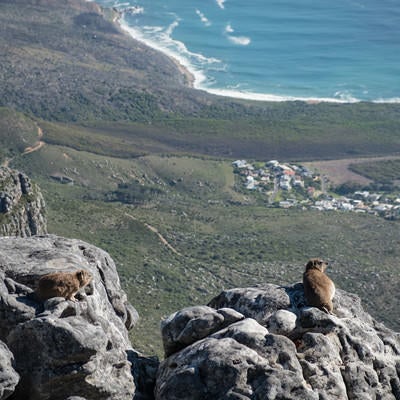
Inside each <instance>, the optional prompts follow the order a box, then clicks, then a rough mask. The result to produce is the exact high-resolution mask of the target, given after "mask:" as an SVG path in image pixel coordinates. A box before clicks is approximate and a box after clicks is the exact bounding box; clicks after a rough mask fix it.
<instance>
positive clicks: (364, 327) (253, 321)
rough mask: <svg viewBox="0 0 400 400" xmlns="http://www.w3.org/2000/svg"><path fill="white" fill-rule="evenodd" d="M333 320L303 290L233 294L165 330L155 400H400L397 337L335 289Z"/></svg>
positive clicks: (177, 317)
mask: <svg viewBox="0 0 400 400" xmlns="http://www.w3.org/2000/svg"><path fill="white" fill-rule="evenodd" d="M334 306H335V313H336V315H329V314H326V313H324V312H323V311H321V310H319V309H317V308H310V307H306V306H305V301H304V290H303V285H302V284H300V283H299V284H295V285H293V286H285V287H283V286H276V285H271V284H266V285H263V286H260V287H254V288H244V289H232V290H227V291H224V292H222V293H221V294H220V295H219V296H217V297H215V298H214V299H212V300H211V302H210V303H209V305H208V306H199V307H191V308H186V309H183V310H181V311H179V312H177V313H175V314H173V315H171V316H170V317H169V318H167V319H166V320H165V321H164V322H163V327H162V333H163V342H164V347H165V350H166V356H167V358H166V359H165V361H163V362H162V363H161V365H160V368H159V371H158V375H157V384H156V390H155V398H156V399H157V400H162V399H168V400H177V399H179V400H183V399H185V400H189V399H190V400H205V399H226V400H228V399H229V400H233V399H237V400H246V399H249V400H250V399H259V400H261V399H263V400H264V399H293V400H294V399H309V400H314V399H315V400H317V399H326V400H328V399H329V400H330V399H338V400H339V399H340V400H344V399H349V400H361V399H363V400H365V399H371V400H372V399H385V400H395V399H400V379H399V377H400V335H399V334H398V333H395V332H393V331H391V330H389V329H387V328H386V327H385V326H384V325H382V324H380V323H378V322H376V321H375V320H374V319H373V318H372V317H371V316H370V315H369V314H367V313H366V312H364V310H363V309H362V306H361V303H360V299H359V298H358V297H357V296H355V295H352V294H349V293H347V292H344V291H342V290H338V291H337V294H336V296H335V299H334Z"/></svg>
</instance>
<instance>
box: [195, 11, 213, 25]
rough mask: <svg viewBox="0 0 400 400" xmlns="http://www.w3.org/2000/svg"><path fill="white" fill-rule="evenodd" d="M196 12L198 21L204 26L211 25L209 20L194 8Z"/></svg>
mask: <svg viewBox="0 0 400 400" xmlns="http://www.w3.org/2000/svg"><path fill="white" fill-rule="evenodd" d="M196 14H197V15H198V16H199V18H200V21H201V22H202V23H203V24H204V25H205V26H211V22H210V20H209V19H208V18H207V17H206V16H205V15H204V14H203V13H202V12H201V11H200V10H198V9H197V10H196Z"/></svg>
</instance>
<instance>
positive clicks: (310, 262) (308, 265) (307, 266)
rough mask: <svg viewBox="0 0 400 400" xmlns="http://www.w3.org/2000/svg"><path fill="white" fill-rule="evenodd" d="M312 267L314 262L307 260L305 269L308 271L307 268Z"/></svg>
mask: <svg viewBox="0 0 400 400" xmlns="http://www.w3.org/2000/svg"><path fill="white" fill-rule="evenodd" d="M313 266H314V260H309V261H308V263H307V265H306V268H307V269H308V268H311V267H313Z"/></svg>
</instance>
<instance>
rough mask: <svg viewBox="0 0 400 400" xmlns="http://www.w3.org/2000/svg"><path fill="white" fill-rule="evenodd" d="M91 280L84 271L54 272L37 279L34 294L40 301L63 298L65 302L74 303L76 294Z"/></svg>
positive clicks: (89, 275) (88, 274) (90, 276)
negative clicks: (70, 301)
mask: <svg viewBox="0 0 400 400" xmlns="http://www.w3.org/2000/svg"><path fill="white" fill-rule="evenodd" d="M91 280H92V275H91V274H90V273H89V272H87V271H85V270H84V269H80V270H79V271H75V272H54V273H51V274H47V275H43V276H42V277H41V278H40V279H39V283H38V288H37V291H36V293H37V295H38V297H39V298H40V299H41V300H47V299H49V298H51V297H64V298H65V299H66V300H72V301H76V299H75V297H74V296H75V295H76V293H78V291H79V289H81V288H83V287H84V286H86V285H87V284H88V283H90V281H91Z"/></svg>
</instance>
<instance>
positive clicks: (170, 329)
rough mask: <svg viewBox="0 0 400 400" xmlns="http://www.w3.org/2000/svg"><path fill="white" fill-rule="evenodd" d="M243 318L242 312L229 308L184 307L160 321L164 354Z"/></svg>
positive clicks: (167, 354) (173, 351) (181, 347)
mask: <svg viewBox="0 0 400 400" xmlns="http://www.w3.org/2000/svg"><path fill="white" fill-rule="evenodd" d="M243 318H244V317H243V315H242V314H240V313H238V312H236V311H235V310H232V309H231V308H221V309H220V310H217V311H216V310H214V309H212V308H211V307H207V306H197V307H188V308H184V309H183V310H181V311H178V312H176V313H175V314H172V315H171V316H170V317H168V318H167V319H165V320H164V321H162V323H161V335H162V339H163V345H164V350H165V356H166V357H168V356H169V355H171V354H173V353H175V352H176V351H178V350H180V349H183V348H184V347H186V346H188V345H189V344H192V343H194V342H196V341H197V340H199V339H203V338H205V337H206V336H208V335H210V334H211V333H214V332H216V331H218V330H220V329H222V328H225V327H226V326H228V325H230V324H232V323H233V322H236V321H240V320H241V319H243Z"/></svg>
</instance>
